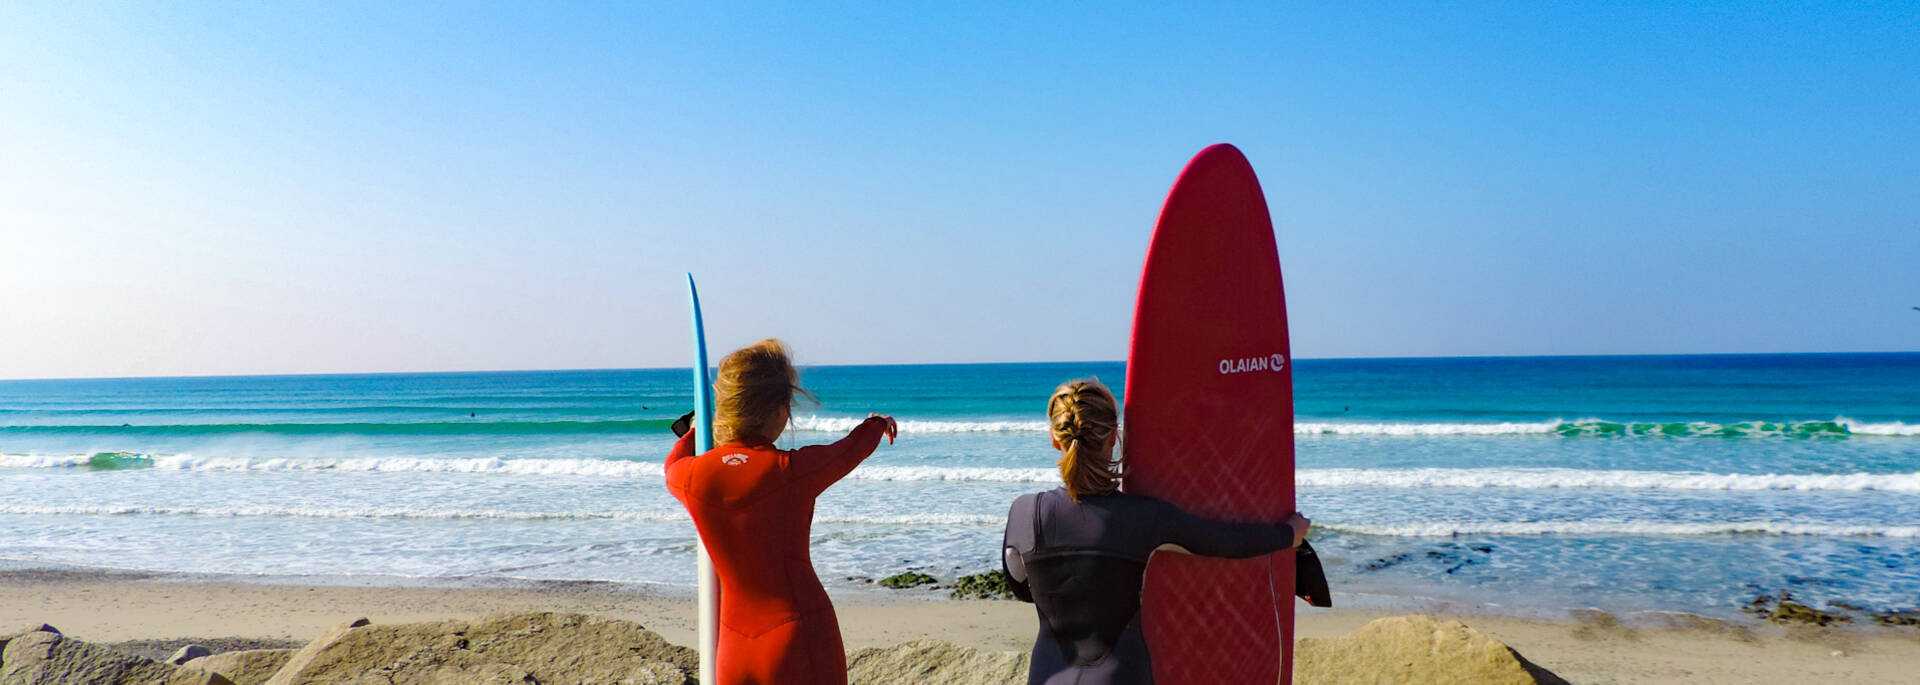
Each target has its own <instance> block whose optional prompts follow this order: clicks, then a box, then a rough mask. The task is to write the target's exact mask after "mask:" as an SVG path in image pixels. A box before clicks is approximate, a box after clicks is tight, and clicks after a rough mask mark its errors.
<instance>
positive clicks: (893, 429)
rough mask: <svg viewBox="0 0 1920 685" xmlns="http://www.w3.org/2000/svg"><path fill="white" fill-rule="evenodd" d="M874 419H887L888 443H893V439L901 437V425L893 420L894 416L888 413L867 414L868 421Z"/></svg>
mask: <svg viewBox="0 0 1920 685" xmlns="http://www.w3.org/2000/svg"><path fill="white" fill-rule="evenodd" d="M874 419H880V420H881V421H885V422H886V423H887V444H889V445H891V444H893V439H894V438H897V437H900V425H899V424H897V423H894V422H893V417H891V416H887V415H886V414H873V413H869V414H867V420H868V421H872V420H874Z"/></svg>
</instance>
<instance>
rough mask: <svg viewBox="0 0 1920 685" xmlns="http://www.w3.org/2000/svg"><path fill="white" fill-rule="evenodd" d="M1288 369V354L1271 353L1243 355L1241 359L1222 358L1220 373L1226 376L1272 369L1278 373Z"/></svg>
mask: <svg viewBox="0 0 1920 685" xmlns="http://www.w3.org/2000/svg"><path fill="white" fill-rule="evenodd" d="M1286 369H1287V355H1284V354H1269V355H1266V356H1264V357H1242V358H1240V359H1222V360H1220V375H1222V376H1225V375H1228V374H1235V373H1246V372H1248V371H1272V372H1275V373H1278V372H1280V371H1285V370H1286Z"/></svg>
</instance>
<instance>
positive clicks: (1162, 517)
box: [1155, 500, 1293, 559]
mask: <svg viewBox="0 0 1920 685" xmlns="http://www.w3.org/2000/svg"><path fill="white" fill-rule="evenodd" d="M1155 501H1158V500H1155ZM1159 504H1160V512H1159V517H1158V518H1159V526H1158V528H1159V531H1158V537H1159V543H1158V545H1164V544H1174V545H1179V546H1181V547H1183V548H1185V549H1186V550H1187V551H1188V552H1192V553H1194V554H1198V555H1200V556H1203V557H1225V558H1228V559H1245V558H1248V557H1257V556H1260V555H1263V554H1271V553H1273V552H1278V551H1280V550H1283V549H1287V548H1289V547H1292V546H1293V527H1292V526H1289V525H1287V524H1285V523H1223V522H1220V521H1215V520H1212V519H1207V518H1201V517H1199V516H1194V515H1193V514H1189V513H1187V512H1185V511H1182V510H1181V509H1180V508H1179V507H1176V506H1174V505H1172V504H1169V503H1167V502H1160V503H1159ZM1158 545H1156V546H1158Z"/></svg>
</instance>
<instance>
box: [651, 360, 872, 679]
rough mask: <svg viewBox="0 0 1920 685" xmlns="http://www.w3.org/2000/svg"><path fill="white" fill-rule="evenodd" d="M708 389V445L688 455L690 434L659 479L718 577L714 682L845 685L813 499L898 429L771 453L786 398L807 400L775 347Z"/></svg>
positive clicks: (787, 413) (730, 363)
mask: <svg viewBox="0 0 1920 685" xmlns="http://www.w3.org/2000/svg"><path fill="white" fill-rule="evenodd" d="M714 390H715V395H714V421H713V433H714V434H713V437H714V442H715V443H716V446H715V447H714V448H713V450H712V451H710V452H708V453H706V454H702V455H698V456H696V455H694V454H693V435H694V432H693V431H688V432H687V434H686V435H684V436H681V438H680V440H679V442H676V443H674V446H673V453H672V454H669V455H668V456H667V466H666V471H667V489H668V490H670V491H672V492H673V496H674V497H675V498H676V499H679V500H680V503H681V504H684V505H686V507H687V512H688V513H689V514H692V515H693V522H694V525H696V526H697V527H698V528H699V530H700V538H701V539H702V540H703V541H705V543H706V545H707V552H708V553H709V554H710V555H712V557H713V567H714V571H715V574H716V575H718V576H719V578H720V630H719V632H720V636H719V638H720V639H719V642H720V644H719V654H718V655H717V663H718V667H719V668H718V673H717V675H718V680H719V682H720V683H723V684H727V685H734V684H745V683H756V684H757V683H828V684H840V683H845V682H847V657H846V651H845V649H844V648H843V646H842V644H841V641H840V622H839V620H838V619H837V618H836V617H835V616H834V613H833V602H832V601H830V600H828V599H827V592H826V590H825V589H824V588H822V587H821V585H820V579H819V577H817V576H815V575H814V572H813V561H812V559H811V557H810V556H809V555H808V549H807V541H808V538H809V529H810V527H811V526H812V524H813V500H814V498H815V497H817V496H819V494H820V493H821V491H823V490H826V489H827V487H828V486H830V485H833V484H834V482H836V481H838V480H840V478H841V477H842V476H845V475H847V472H849V471H852V470H853V467H855V466H859V465H860V462H861V461H862V460H865V459H866V458H867V455H870V454H873V450H874V448H875V447H878V446H879V444H880V438H882V437H884V438H887V440H888V441H892V440H893V438H894V437H895V436H896V435H897V434H898V432H899V429H898V428H897V427H896V426H895V425H894V422H893V418H892V417H888V416H879V415H875V416H869V417H867V420H866V421H865V422H862V423H861V424H860V425H859V426H857V427H855V428H854V429H853V432H852V433H849V434H848V435H847V437H845V438H842V439H841V440H840V441H839V442H835V443H833V444H831V445H815V446H812V447H802V448H800V449H797V450H792V451H787V450H782V449H778V448H776V447H774V446H773V442H774V440H776V439H778V438H779V437H780V434H781V433H782V432H784V431H785V430H786V427H787V422H788V420H789V419H790V417H791V416H792V407H793V399H794V395H795V394H796V393H800V394H805V393H806V391H805V390H803V389H801V388H800V384H799V374H798V373H796V372H795V371H794V368H793V364H792V363H791V362H790V361H788V359H787V349H786V346H785V345H783V344H781V343H780V341H778V340H762V341H760V342H757V343H754V344H752V345H749V346H747V347H745V348H742V349H740V350H736V351H735V352H734V353H732V354H729V355H727V356H726V358H725V359H722V360H720V374H719V376H718V377H717V378H716V379H715V381H714Z"/></svg>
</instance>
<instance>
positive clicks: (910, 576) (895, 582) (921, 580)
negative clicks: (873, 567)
mask: <svg viewBox="0 0 1920 685" xmlns="http://www.w3.org/2000/svg"><path fill="white" fill-rule="evenodd" d="M938 582H940V581H938V580H934V578H933V576H930V575H927V574H925V573H918V572H914V571H906V572H903V573H899V574H895V575H891V576H887V577H885V578H882V579H880V586H881V587H888V588H893V589H895V590H905V589H907V588H910V587H919V586H921V585H932V584H934V583H938Z"/></svg>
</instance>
